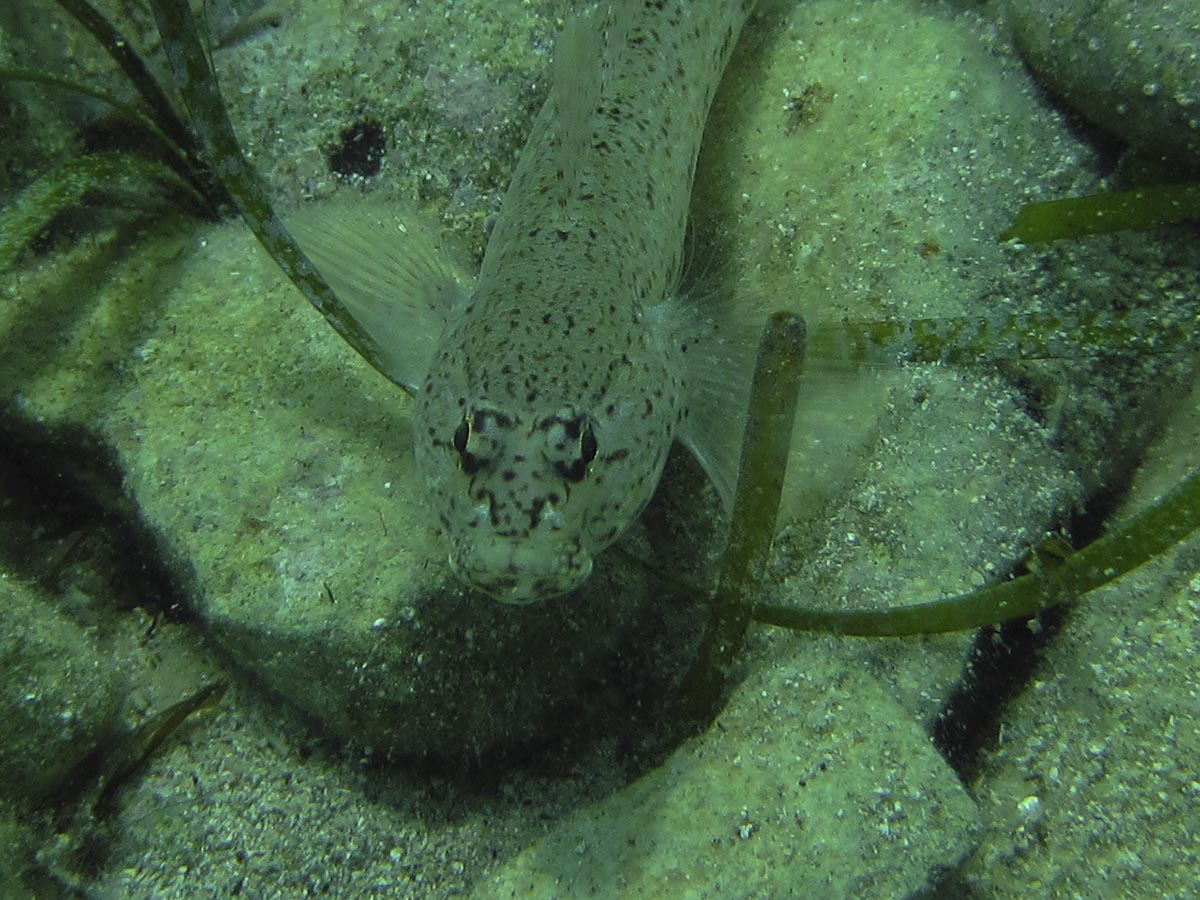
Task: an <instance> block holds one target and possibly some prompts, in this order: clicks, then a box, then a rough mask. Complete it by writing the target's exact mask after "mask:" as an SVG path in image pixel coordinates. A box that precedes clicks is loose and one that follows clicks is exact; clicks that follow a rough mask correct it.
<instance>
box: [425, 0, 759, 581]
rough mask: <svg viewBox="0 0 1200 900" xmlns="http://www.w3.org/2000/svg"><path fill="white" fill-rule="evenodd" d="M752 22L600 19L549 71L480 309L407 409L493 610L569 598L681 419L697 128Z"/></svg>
mask: <svg viewBox="0 0 1200 900" xmlns="http://www.w3.org/2000/svg"><path fill="white" fill-rule="evenodd" d="M753 5H754V2H753V0H736V2H717V0H658V2H655V0H645V2H643V0H636V2H633V0H626V2H618V3H613V4H601V5H600V9H599V10H598V11H597V12H596V13H595V14H594V15H593V16H592V17H591V18H589V19H581V20H580V22H582V23H585V24H583V25H580V26H579V27H580V28H581V29H583V30H581V31H577V32H575V34H576V36H577V40H575V41H574V44H573V46H574V48H575V49H574V51H572V50H571V49H570V46H568V47H567V48H566V49H564V50H561V51H560V52H561V53H573V55H572V56H571V57H570V58H569V60H568V61H567V62H568V64H567V65H564V64H559V65H558V66H557V67H556V78H557V79H558V83H557V84H556V86H555V89H554V91H553V93H552V94H551V97H550V99H549V100H548V101H547V103H546V105H545V107H544V108H543V109H542V111H541V113H540V115H539V116H538V118H537V120H536V123H535V126H534V129H533V133H532V134H531V135H530V137H529V141H528V143H527V144H526V146H525V149H524V151H523V153H522V156H521V159H520V162H519V164H518V167H517V171H516V173H515V175H514V177H513V181H512V184H511V186H510V187H509V190H508V194H507V195H506V197H505V201H504V207H503V212H502V214H501V216H500V218H499V221H498V222H497V224H496V227H495V230H494V231H493V233H492V236H491V240H490V242H489V244H488V247H487V252H486V255H485V258H484V261H483V266H482V269H481V272H480V275H479V279H478V282H477V289H476V291H475V293H474V295H473V296H472V297H471V299H470V302H469V304H468V305H467V307H466V309H465V310H464V312H463V314H462V315H461V316H460V317H458V318H457V319H456V320H455V321H454V322H452V323H451V324H450V325H449V326H448V328H447V330H446V332H445V334H444V335H443V337H442V340H441V343H440V345H439V349H438V352H437V354H436V356H435V358H434V360H433V363H432V366H431V368H430V371H429V373H428V376H427V378H426V380H425V383H424V385H423V386H422V389H421V390H420V392H419V393H418V395H417V398H416V409H415V417H416V431H415V437H416V446H417V464H418V467H419V471H420V472H421V473H422V475H423V477H424V479H425V481H426V483H427V485H428V489H429V491H430V496H431V500H432V503H433V505H434V507H435V511H436V514H437V515H438V517H439V519H440V522H441V526H442V528H443V530H444V532H445V534H446V537H447V539H448V541H449V547H450V565H451V567H452V568H453V569H454V571H455V572H456V573H457V574H458V575H459V576H460V577H462V578H463V579H465V580H466V581H467V582H469V583H470V584H472V585H474V586H475V587H477V588H479V589H481V590H483V591H485V592H487V593H488V594H490V595H492V596H493V597H496V598H498V599H500V600H504V601H508V602H514V603H522V602H530V601H534V600H540V599H543V598H546V597H551V596H555V595H557V594H561V593H564V592H566V591H569V590H571V589H573V588H575V587H576V586H578V585H579V584H580V583H581V582H582V581H583V580H584V579H585V578H586V577H587V575H588V573H589V572H590V571H591V568H592V557H593V556H594V555H595V554H596V553H597V552H599V551H600V550H602V549H603V548H604V547H606V546H608V545H609V544H611V543H612V542H613V541H614V540H616V538H617V537H618V536H619V535H620V534H621V533H622V532H623V531H624V530H625V529H626V528H627V527H628V526H629V524H630V523H631V522H632V521H633V520H634V519H635V518H636V517H637V515H638V514H639V513H640V512H641V510H642V508H643V507H644V506H645V504H646V503H647V501H648V500H649V499H650V496H651V494H652V493H653V492H654V489H655V486H656V485H657V482H658V478H659V476H660V474H661V472H662V467H663V463H664V462H665V460H666V456H667V451H668V449H669V447H670V445H671V442H672V439H673V437H674V436H675V434H676V431H677V430H678V428H679V427H680V425H681V424H682V423H683V422H684V420H685V419H686V417H687V415H688V407H687V389H686V384H685V381H686V377H685V371H686V366H685V359H684V354H686V352H687V347H688V343H689V341H691V340H692V335H693V333H694V332H695V328H694V326H693V327H692V328H691V330H689V326H687V325H686V324H684V322H683V317H682V316H681V314H680V313H679V311H678V310H677V308H676V307H677V304H675V303H674V302H673V301H672V300H671V299H670V297H671V292H672V291H673V289H674V288H675V287H676V282H677V280H678V277H679V270H680V265H681V258H682V248H683V240H684V231H685V227H686V221H687V210H688V201H689V196H690V194H691V187H692V177H693V173H694V169H695V163H696V156H697V153H698V151H699V146H700V138H701V134H702V132H703V129H704V122H705V119H706V117H707V114H708V109H709V105H710V103H711V101H712V97H713V93H714V91H715V90H716V86H717V83H718V81H719V80H720V77H721V73H722V72H723V70H724V68H725V65H726V63H727V61H728V58H729V55H730V53H731V51H732V48H733V45H734V43H735V42H736V39H737V35H738V33H739V31H740V29H741V27H742V25H743V23H744V21H745V19H746V17H747V16H748V14H749V12H750V9H751V7H752V6H753ZM583 51H589V52H583ZM576 79H578V80H576ZM572 104H584V105H583V106H580V107H578V108H575V109H572ZM572 122H576V123H580V124H579V125H576V126H572V125H571V124H570V123H572ZM564 123H566V124H565V125H564ZM572 127H574V128H575V129H576V131H577V132H578V133H569V134H567V135H566V136H565V137H564V131H567V132H570V131H571V129H572ZM580 129H582V130H580Z"/></svg>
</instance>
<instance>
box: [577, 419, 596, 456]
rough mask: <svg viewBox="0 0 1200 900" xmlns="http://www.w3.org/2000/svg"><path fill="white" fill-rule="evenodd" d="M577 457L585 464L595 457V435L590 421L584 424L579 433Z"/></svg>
mask: <svg viewBox="0 0 1200 900" xmlns="http://www.w3.org/2000/svg"><path fill="white" fill-rule="evenodd" d="M579 458H580V460H582V461H583V464H584V465H585V466H586V465H587V464H588V463H590V462H591V461H592V460H593V459H595V458H596V435H595V433H594V432H593V431H592V423H591V422H587V423H585V424H584V426H583V432H582V433H581V434H580V435H579Z"/></svg>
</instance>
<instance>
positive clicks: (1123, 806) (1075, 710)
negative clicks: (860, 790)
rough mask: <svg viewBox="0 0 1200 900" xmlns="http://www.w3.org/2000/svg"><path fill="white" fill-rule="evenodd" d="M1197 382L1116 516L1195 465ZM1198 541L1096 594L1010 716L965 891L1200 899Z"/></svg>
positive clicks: (987, 784)
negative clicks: (1119, 890)
mask: <svg viewBox="0 0 1200 900" xmlns="http://www.w3.org/2000/svg"><path fill="white" fill-rule="evenodd" d="M1198 410H1200V392H1193V394H1192V396H1191V398H1190V399H1189V400H1188V401H1186V402H1185V403H1184V404H1183V405H1182V406H1181V407H1180V410H1179V415H1177V416H1176V417H1175V418H1174V419H1173V420H1172V422H1171V425H1170V428H1169V429H1168V431H1167V432H1166V433H1165V434H1164V436H1163V438H1162V440H1160V441H1159V442H1158V443H1157V444H1156V445H1155V446H1153V447H1152V448H1151V449H1150V451H1149V452H1148V454H1147V462H1146V465H1145V466H1144V468H1143V469H1142V471H1141V472H1139V474H1138V477H1137V479H1136V480H1135V483H1134V485H1133V487H1132V489H1131V493H1130V496H1129V498H1128V500H1127V501H1126V502H1125V503H1124V504H1123V506H1122V508H1121V510H1119V511H1118V512H1117V514H1116V515H1115V516H1114V517H1113V523H1112V524H1113V525H1114V526H1115V525H1117V524H1119V522H1120V521H1121V519H1122V518H1124V517H1125V516H1126V515H1129V514H1130V513H1132V512H1135V511H1137V510H1139V509H1141V508H1142V507H1143V506H1145V505H1146V504H1148V503H1150V502H1152V501H1153V500H1154V499H1155V498H1156V497H1158V496H1160V495H1161V494H1162V493H1163V492H1165V491H1167V490H1168V489H1170V488H1171V487H1173V486H1174V485H1175V483H1176V482H1177V481H1178V480H1179V479H1180V478H1182V477H1183V476H1184V475H1187V474H1190V473H1193V472H1194V471H1195V470H1196V447H1197V439H1198V438H1200V413H1198ZM1198 571H1200V535H1197V534H1193V535H1192V536H1191V537H1189V538H1187V539H1186V540H1184V541H1183V542H1181V543H1180V544H1179V545H1177V546H1176V547H1175V548H1173V549H1172V550H1171V551H1169V552H1167V553H1165V554H1164V555H1163V556H1161V557H1159V558H1157V559H1154V560H1151V561H1150V562H1149V563H1147V564H1146V565H1145V566H1143V567H1141V568H1140V569H1136V570H1134V571H1133V572H1131V573H1130V574H1128V575H1126V576H1125V577H1124V578H1121V579H1120V580H1118V581H1116V582H1114V583H1112V584H1110V585H1107V586H1105V587H1103V588H1101V589H1099V590H1097V591H1094V592H1092V593H1091V594H1088V595H1087V597H1085V598H1083V599H1082V600H1081V601H1080V602H1079V603H1077V604H1075V605H1074V606H1073V607H1072V608H1071V609H1070V611H1069V614H1068V617H1067V620H1066V623H1065V627H1064V628H1063V630H1062V632H1061V633H1060V635H1059V637H1058V640H1056V641H1054V642H1053V643H1052V644H1051V645H1050V646H1049V647H1047V649H1046V651H1045V655H1044V657H1043V659H1042V664H1041V669H1040V672H1039V675H1040V678H1039V680H1038V681H1036V682H1035V683H1034V684H1033V685H1032V688H1031V689H1030V690H1028V691H1026V692H1025V693H1024V694H1023V695H1022V696H1020V697H1019V698H1017V700H1016V701H1015V702H1014V703H1013V704H1012V705H1011V707H1010V708H1009V709H1007V710H1006V711H1005V714H1004V716H1003V719H1002V720H1001V724H1000V728H1001V731H1000V733H1001V734H1002V735H1003V740H1001V741H1000V742H999V744H998V745H997V746H996V747H995V748H993V749H992V750H991V751H990V752H989V753H987V754H985V756H984V759H983V761H982V763H983V764H982V766H981V768H980V773H979V778H978V782H977V784H976V786H975V794H976V796H977V797H978V798H979V801H980V806H981V808H982V811H983V815H984V816H985V817H986V818H987V820H988V837H987V839H986V840H985V841H984V842H983V843H982V844H981V846H980V847H979V850H978V852H977V853H976V854H975V855H974V856H973V857H972V859H971V860H970V861H969V862H968V864H967V865H966V866H965V867H964V878H965V881H966V882H967V883H968V884H969V885H970V886H971V889H969V890H968V889H967V888H965V887H964V890H963V892H962V893H968V892H969V893H970V894H972V895H979V896H984V897H988V898H994V900H1009V898H1012V900H1016V898H1020V897H1029V896H1031V894H1036V895H1041V896H1045V895H1047V893H1048V892H1049V893H1052V894H1053V895H1054V896H1063V897H1088V896H1100V895H1103V894H1104V893H1105V892H1106V891H1107V890H1108V889H1109V886H1111V885H1112V884H1113V882H1114V880H1116V879H1120V880H1124V881H1128V882H1130V883H1132V882H1134V881H1136V883H1137V885H1138V887H1137V893H1138V895H1139V896H1146V897H1189V896H1193V895H1194V894H1195V893H1196V886H1197V872H1198V871H1200V855H1198V854H1197V849H1196V844H1195V841H1194V834H1195V824H1196V804H1197V799H1198V798H1200V778H1198V777H1197V767H1196V760H1197V759H1200V722H1198V720H1197V718H1196V703H1197V698H1198V697H1200V669H1197V666H1196V647H1197V646H1200V615H1197V613H1198V612H1200V574H1197V573H1198Z"/></svg>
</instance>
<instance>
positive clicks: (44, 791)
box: [0, 574, 125, 802]
mask: <svg viewBox="0 0 1200 900" xmlns="http://www.w3.org/2000/svg"><path fill="white" fill-rule="evenodd" d="M0 672H3V673H4V678H3V679H0V796H2V797H4V798H6V799H8V800H23V801H35V802H36V801H39V800H42V799H44V798H45V797H46V796H48V795H49V794H51V793H53V792H54V791H55V790H56V789H58V788H61V787H62V786H63V782H64V781H65V780H66V778H67V776H68V775H69V774H70V772H71V770H72V769H74V768H75V767H76V766H77V765H79V763H80V762H82V761H83V759H84V757H86V756H87V755H88V754H89V753H91V752H92V751H93V750H94V749H95V748H96V746H97V744H98V743H100V742H101V741H102V740H103V739H104V738H106V737H108V736H110V735H111V734H112V733H114V732H115V730H116V728H117V726H118V725H119V724H120V721H119V714H120V712H121V702H122V698H123V696H124V688H125V685H124V681H123V679H122V678H121V677H120V674H119V673H118V671H117V670H116V667H115V666H114V665H113V664H112V660H111V657H109V656H108V655H107V654H105V653H104V651H103V649H102V648H101V647H100V645H99V644H98V642H97V640H96V637H95V635H94V634H93V633H91V632H89V631H87V630H85V629H84V628H81V627H80V626H79V625H78V624H76V623H75V622H73V621H72V620H71V619H69V618H67V617H66V616H64V615H61V614H59V613H58V612H56V611H55V609H54V606H53V605H51V603H50V602H49V601H48V600H47V599H46V598H44V597H42V596H40V595H39V593H38V592H37V591H36V590H34V589H32V588H30V587H29V586H27V585H25V584H23V583H21V582H20V581H18V580H17V579H15V578H12V577H7V576H5V575H2V574H0Z"/></svg>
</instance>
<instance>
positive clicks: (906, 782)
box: [471, 662, 977, 900]
mask: <svg viewBox="0 0 1200 900" xmlns="http://www.w3.org/2000/svg"><path fill="white" fill-rule="evenodd" d="M976 815H977V814H976V809H975V804H974V803H973V802H972V800H971V798H970V797H968V796H967V793H966V791H964V790H963V788H962V785H961V784H959V782H958V779H957V778H956V777H955V775H954V773H953V772H952V771H950V769H949V767H948V766H947V765H946V763H945V761H944V760H943V759H942V758H941V757H940V756H939V755H938V754H937V752H936V751H935V750H934V749H933V747H932V746H931V745H930V742H929V738H928V736H927V735H926V734H925V733H924V732H923V731H922V730H921V729H920V728H919V727H918V726H917V724H916V723H915V722H914V721H913V720H912V719H911V717H910V716H909V714H908V712H907V711H906V710H905V709H904V708H903V707H901V706H900V705H899V704H897V703H896V702H895V701H894V700H893V699H892V698H891V697H890V696H889V693H888V691H887V690H885V689H884V688H883V687H882V686H881V685H880V684H878V683H877V682H875V681H874V680H873V679H871V678H870V677H868V676H866V675H864V674H862V673H861V672H857V671H855V670H853V669H849V668H843V667H842V666H841V664H840V663H836V662H831V663H829V664H827V665H817V666H815V667H809V666H806V665H800V664H797V663H786V664H784V665H781V666H779V667H777V668H772V667H767V668H764V669H761V670H760V671H758V672H757V673H756V674H755V675H754V676H752V677H751V678H749V679H747V680H746V682H744V683H743V684H742V685H741V686H740V687H739V688H738V690H737V692H736V693H735V694H734V696H733V697H732V699H731V700H730V703H729V706H728V707H727V708H726V709H725V711H724V712H723V713H721V715H720V716H719V717H718V718H717V720H716V722H715V723H714V724H713V727H712V728H711V729H710V730H709V731H708V732H707V733H706V734H704V735H701V736H700V737H697V738H695V739H693V740H690V741H688V742H686V743H685V744H683V745H682V746H681V747H680V748H679V749H678V750H676V751H675V753H674V754H673V755H672V756H671V757H670V758H669V759H668V760H667V761H666V762H665V763H663V764H662V765H661V766H660V767H658V768H657V769H655V770H654V771H653V772H651V773H650V774H648V775H646V776H645V777H643V778H642V779H640V780H639V781H636V782H634V783H633V784H631V785H630V786H629V787H627V788H625V789H624V790H621V791H619V792H617V793H616V794H614V795H613V796H611V797H608V798H606V799H604V800H602V801H600V802H599V803H596V804H594V805H592V806H588V807H585V808H584V809H581V810H578V811H576V812H575V813H573V814H572V815H570V816H568V817H567V818H566V819H565V820H563V821H562V822H559V823H557V824H556V825H555V826H554V827H553V829H552V830H551V831H550V833H549V834H547V835H546V837H544V838H542V839H541V840H539V841H538V842H537V843H535V844H534V845H533V846H532V847H530V848H529V849H528V850H525V851H524V852H523V853H521V854H520V855H519V856H517V857H516V859H513V860H511V861H510V862H508V863H507V864H505V865H503V866H501V867H500V868H499V869H498V870H497V871H496V872H495V873H494V874H493V875H492V876H491V877H490V878H489V879H488V880H487V881H484V882H482V883H481V884H479V885H478V886H477V887H476V889H475V891H474V892H473V893H472V895H471V896H472V897H473V898H475V900H512V898H523V900H569V898H593V900H609V898H611V900H617V898H636V900H655V898H662V900H667V898H675V897H685V896H686V897H713V898H716V897H720V898H723V900H750V898H757V897H771V898H786V897H845V898H850V897H908V896H914V895H915V894H917V893H918V892H919V891H921V890H922V889H928V888H930V887H932V885H933V883H934V882H935V880H936V876H937V875H938V874H939V873H940V872H941V871H942V870H944V869H948V868H951V867H953V866H954V865H955V864H956V863H957V862H958V861H959V860H960V859H961V858H962V857H963V856H964V855H965V854H966V853H967V852H968V851H969V850H970V849H971V847H972V846H973V840H974V837H975V827H974V826H975V825H976Z"/></svg>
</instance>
